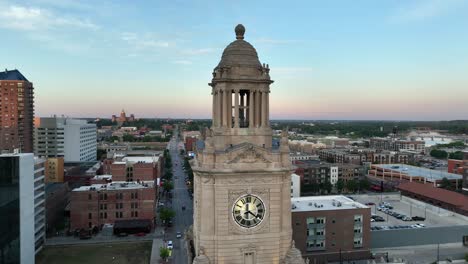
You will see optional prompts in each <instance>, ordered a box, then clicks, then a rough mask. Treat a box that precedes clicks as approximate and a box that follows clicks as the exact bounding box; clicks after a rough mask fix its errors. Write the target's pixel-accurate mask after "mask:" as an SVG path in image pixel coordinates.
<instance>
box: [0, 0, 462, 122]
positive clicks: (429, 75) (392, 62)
mask: <svg viewBox="0 0 468 264" xmlns="http://www.w3.org/2000/svg"><path fill="white" fill-rule="evenodd" d="M467 8H468V3H467V2H464V1H457V0H446V1H440V0H439V1H436V0H431V1H405V2H393V1H392V2H391V1H385V2H379V3H378V4H377V3H373V2H372V1H363V2H360V3H359V5H356V4H351V3H343V2H340V6H339V7H337V5H336V4H335V3H319V2H313V3H308V2H305V1H304V2H302V3H297V4H296V5H292V4H291V3H282V4H275V3H273V4H271V5H269V6H264V5H263V4H262V3H260V2H259V3H249V2H239V3H235V4H234V3H229V4H227V3H218V2H216V4H215V3H214V2H209V1H203V2H198V3H184V5H183V6H182V7H181V3H180V2H170V3H162V2H158V3H153V4H140V5H138V6H136V5H131V4H122V5H117V4H114V3H104V4H101V3H100V4H95V3H92V2H91V1H88V2H86V1H80V2H75V1H56V0H31V1H2V0H0V33H1V34H2V37H3V40H4V41H3V43H4V48H3V49H0V58H2V62H3V63H2V66H4V67H5V68H8V69H10V70H11V69H14V68H17V69H19V70H20V71H21V72H22V73H23V75H25V76H26V77H27V78H28V79H29V81H31V82H33V83H34V87H35V95H36V99H35V100H36V115H38V116H50V115H53V114H57V115H61V114H65V115H68V116H74V117H104V118H110V117H111V115H112V114H117V115H118V114H119V112H120V110H121V109H122V108H124V109H125V110H126V112H127V114H128V115H129V114H132V113H133V114H135V116H136V117H137V118H139V117H155V116H157V117H172V118H209V116H210V114H211V108H210V96H209V94H210V93H211V89H210V87H209V86H208V85H207V83H208V82H210V80H211V75H210V74H207V73H209V72H211V71H212V70H213V68H214V67H215V66H216V65H217V64H218V62H219V54H220V52H221V51H222V49H223V47H224V46H225V45H227V44H228V43H230V42H231V41H233V40H234V32H233V30H232V28H233V25H236V24H238V23H243V24H244V25H245V27H246V29H247V30H246V34H245V39H246V41H248V42H250V43H251V44H252V45H254V46H255V47H256V48H257V49H258V51H259V57H260V61H261V62H262V63H268V64H269V65H270V68H271V72H270V74H271V77H272V79H273V80H274V81H275V83H274V84H273V85H272V87H271V89H272V90H271V91H272V94H273V95H274V96H273V97H272V101H271V118H272V119H329V120H332V119H335V120H455V119H466V116H465V115H464V113H466V112H467V111H468V105H467V104H466V103H465V102H464V98H465V97H466V96H467V95H468V91H467V89H466V86H467V84H468V76H466V74H465V72H464V71H465V69H466V67H467V66H468V60H467V59H468V53H467V52H466V50H465V48H464V47H465V46H466V44H467V43H468V34H466V33H468V32H467V31H468V30H467V28H468V27H467V25H468V18H466V17H463V15H464V13H466V11H467ZM285 10H288V11H289V12H285ZM214 43H216V44H214ZM286 54H287V55H286ZM125 76H128V78H126V77H125ZM464 88H465V89H464ZM298 98H299V99H298Z"/></svg>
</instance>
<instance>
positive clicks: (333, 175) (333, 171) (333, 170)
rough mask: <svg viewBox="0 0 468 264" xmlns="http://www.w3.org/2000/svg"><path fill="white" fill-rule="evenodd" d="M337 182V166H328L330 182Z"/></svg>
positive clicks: (333, 183)
mask: <svg viewBox="0 0 468 264" xmlns="http://www.w3.org/2000/svg"><path fill="white" fill-rule="evenodd" d="M337 182H338V167H336V166H332V167H330V183H331V184H332V185H335V184H336V183H337Z"/></svg>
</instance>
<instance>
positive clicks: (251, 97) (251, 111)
mask: <svg viewBox="0 0 468 264" xmlns="http://www.w3.org/2000/svg"><path fill="white" fill-rule="evenodd" d="M248 99H249V128H254V127H255V122H254V92H253V91H252V90H250V92H249V98H248Z"/></svg>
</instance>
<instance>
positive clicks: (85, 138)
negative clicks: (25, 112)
mask: <svg viewBox="0 0 468 264" xmlns="http://www.w3.org/2000/svg"><path fill="white" fill-rule="evenodd" d="M35 126H36V127H35V131H34V137H35V141H34V144H35V153H36V155H37V156H40V157H47V158H52V157H64V159H65V162H75V161H94V160H96V159H97V129H96V124H88V122H87V121H86V120H80V119H72V118H64V117H45V118H37V119H36V122H35Z"/></svg>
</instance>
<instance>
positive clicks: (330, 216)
mask: <svg viewBox="0 0 468 264" xmlns="http://www.w3.org/2000/svg"><path fill="white" fill-rule="evenodd" d="M291 203H292V210H291V211H292V227H293V240H294V241H295V242H296V247H297V248H298V249H299V250H300V251H301V252H302V255H303V256H304V257H306V258H308V259H309V260H310V263H320V264H321V263H329V262H338V261H343V260H347V261H350V260H357V259H368V258H370V256H371V253H370V249H369V247H370V216H371V209H370V208H369V207H367V206H365V205H363V204H360V203H357V202H355V201H353V200H351V199H349V198H347V197H345V196H341V195H337V196H311V197H299V198H291Z"/></svg>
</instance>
